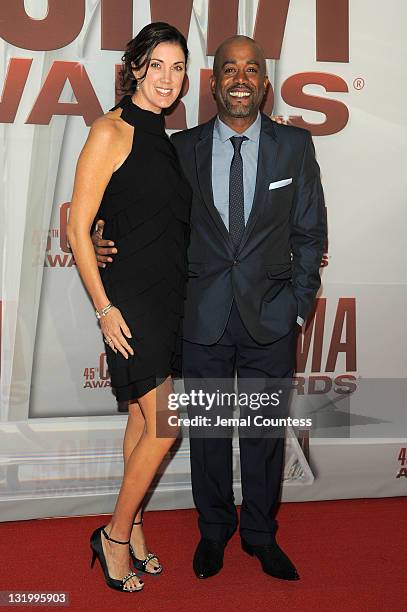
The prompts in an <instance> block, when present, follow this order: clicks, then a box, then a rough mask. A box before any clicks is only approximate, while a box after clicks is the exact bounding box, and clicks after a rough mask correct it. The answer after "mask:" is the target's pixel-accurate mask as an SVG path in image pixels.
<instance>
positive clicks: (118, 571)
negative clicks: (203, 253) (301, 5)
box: [68, 23, 191, 591]
mask: <svg viewBox="0 0 407 612" xmlns="http://www.w3.org/2000/svg"><path fill="white" fill-rule="evenodd" d="M187 59H188V49H187V45H186V41H185V38H184V37H183V35H182V34H181V33H180V32H179V31H178V30H177V29H176V28H174V27H172V26H170V25H168V24H166V23H152V24H150V25H148V26H146V27H145V28H143V29H142V30H141V31H140V32H139V34H138V35H137V36H136V37H135V38H134V39H133V40H132V41H130V42H129V44H128V45H127V49H126V52H125V54H124V56H123V68H122V75H121V76H122V87H123V90H124V91H125V90H127V91H128V90H129V89H130V91H131V96H130V95H129V96H125V97H124V98H123V99H122V100H121V102H120V103H119V104H118V105H117V106H116V107H115V108H114V109H112V111H110V112H108V113H106V115H104V116H103V117H100V118H99V119H97V120H96V121H95V122H94V124H93V125H92V128H91V130H90V133H89V137H88V139H87V142H86V144H85V146H84V148H83V150H82V152H81V155H80V157H79V161H78V165H77V170H76V177H75V186H74V192H73V197H72V204H71V212H70V219H69V225H68V238H69V242H70V245H71V248H72V251H73V254H74V257H75V261H76V263H77V266H78V269H79V272H80V275H81V277H82V280H83V282H84V284H85V286H86V289H87V290H88V292H89V294H90V296H91V299H92V301H93V304H94V307H95V309H96V316H97V318H98V319H99V322H100V327H101V330H102V333H103V337H104V341H105V343H106V354H107V361H108V366H109V371H110V375H111V381H112V386H113V388H114V390H115V393H116V397H117V400H118V401H128V402H129V417H128V422H127V427H126V433H125V438H124V444H123V450H124V453H123V454H124V463H125V467H124V477H123V482H122V485H121V488H120V492H119V496H118V499H117V502H116V506H115V510H114V513H113V515H112V518H111V521H110V522H109V524H108V525H106V526H104V527H100V528H98V529H96V531H95V532H94V533H93V534H92V536H91V548H92V550H93V558H92V566H93V563H94V561H95V558H96V557H98V559H99V561H100V564H101V566H102V569H103V572H104V575H105V580H106V583H107V584H108V586H110V587H112V588H114V589H117V590H123V591H138V590H141V589H142V588H143V582H142V581H141V580H139V578H138V577H137V576H136V574H135V573H134V572H133V571H131V570H130V567H129V562H130V559H129V556H130V557H131V558H132V561H133V563H134V566H135V568H136V569H139V570H142V571H145V572H146V573H150V574H151V573H155V574H156V573H160V572H161V569H162V568H161V565H160V564H159V562H158V559H157V557H156V556H155V555H154V554H153V553H149V552H148V549H147V547H146V543H145V540H144V536H143V531H142V518H141V517H142V514H141V504H142V501H143V497H144V495H145V493H146V491H147V489H148V486H149V485H150V483H151V481H152V478H153V477H154V474H155V473H156V471H157V468H158V467H159V465H160V463H161V461H162V459H163V457H164V456H165V454H166V453H167V451H168V450H169V448H170V447H171V445H172V444H173V442H174V439H175V436H176V433H177V432H174V431H172V432H171V434H170V435H168V433H167V434H166V437H158V436H157V435H156V434H157V433H158V435H160V431H159V430H158V431H157V424H156V421H157V418H156V417H158V416H159V414H158V411H159V410H160V407H161V408H164V409H165V408H166V407H167V406H168V403H167V400H168V394H169V393H171V392H172V380H171V376H172V375H173V374H174V373H178V372H179V365H177V362H178V360H179V347H180V342H181V334H180V326H181V318H182V312H183V299H184V289H185V278H186V245H187V238H188V220H189V206H190V198H191V191H190V187H189V185H188V184H187V183H186V180H185V179H184V177H183V175H182V172H181V170H180V167H179V164H178V160H177V157H176V154H175V150H174V148H173V146H172V144H171V142H170V141H169V139H168V137H167V135H166V133H165V129H164V115H163V110H164V109H166V108H168V107H170V106H171V105H172V104H173V103H174V102H175V100H176V99H177V97H178V95H179V93H180V91H181V87H182V83H183V80H184V76H185V69H186V63H187ZM125 88H127V89H125ZM96 215H98V216H100V217H102V218H103V219H105V220H106V231H108V235H109V236H111V237H112V239H113V240H114V241H115V243H116V244H117V246H118V248H119V254H118V255H117V257H116V258H115V261H114V262H113V263H112V264H110V265H109V266H108V267H107V268H106V269H105V270H103V271H102V272H101V275H100V274H99V271H98V266H97V263H96V258H95V254H94V250H93V246H92V242H91V239H90V228H91V226H92V223H93V221H94V218H95V216H96ZM158 397H159V399H160V401H159V402H158ZM161 436H163V433H162V431H161ZM128 544H130V546H128Z"/></svg>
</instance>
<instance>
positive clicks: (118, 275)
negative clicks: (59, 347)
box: [98, 96, 192, 401]
mask: <svg viewBox="0 0 407 612" xmlns="http://www.w3.org/2000/svg"><path fill="white" fill-rule="evenodd" d="M116 108H122V109H123V110H122V114H121V119H122V120H123V121H125V122H126V123H129V124H130V125H132V126H133V127H134V134H133V143H132V148H131V152H130V154H129V156H128V157H127V158H126V159H125V161H124V162H123V164H122V165H121V166H120V167H119V168H118V169H117V170H116V171H115V172H114V173H113V174H112V177H111V179H110V181H109V183H108V185H107V187H106V189H105V192H104V195H103V198H102V201H101V204H100V208H99V212H98V218H99V219H103V220H104V221H105V227H104V231H103V236H104V237H105V238H106V239H108V240H114V242H115V246H116V247H117V249H118V252H117V254H116V255H115V256H114V258H113V262H112V263H108V264H107V266H106V268H103V269H101V277H102V282H103V285H104V288H105V291H106V294H107V296H108V298H109V300H110V301H111V302H112V304H113V305H114V306H117V308H119V310H120V311H121V313H122V315H123V318H124V320H125V321H126V323H127V325H128V326H129V328H130V331H131V334H132V338H131V339H128V340H127V341H128V343H129V344H130V346H131V347H132V349H133V351H134V356H132V355H129V358H128V359H125V358H124V357H123V356H122V355H121V354H120V353H119V352H117V353H114V351H112V349H111V348H110V347H109V346H108V345H105V346H106V357H107V363H108V368H109V372H110V377H111V383H112V387H113V391H114V393H115V395H116V398H117V400H118V401H126V400H130V399H136V398H138V397H141V396H142V395H144V394H145V393H147V392H148V391H150V390H151V389H154V388H155V387H157V386H158V385H159V384H160V383H161V382H162V381H163V380H164V379H165V378H166V377H167V376H168V375H170V374H171V375H173V376H178V375H180V374H181V346H182V316H183V310H184V299H185V289H186V279H187V259H186V250H187V244H188V239H189V214H190V203H191V197H192V191H191V188H190V186H189V183H188V182H187V180H186V178H185V177H184V175H183V173H182V170H181V167H180V165H179V162H178V158H177V154H176V151H175V148H174V146H173V144H172V143H171V141H170V140H169V138H168V136H167V134H166V132H165V120H164V114H163V113H161V114H156V113H153V112H151V111H148V110H144V109H141V108H140V107H138V106H136V105H135V104H134V103H133V101H132V100H131V97H130V96H125V97H124V98H123V99H122V100H121V102H119V104H118V105H117V106H115V107H114V109H112V110H115V109H116Z"/></svg>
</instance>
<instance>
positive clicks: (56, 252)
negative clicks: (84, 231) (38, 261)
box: [44, 202, 75, 268]
mask: <svg viewBox="0 0 407 612" xmlns="http://www.w3.org/2000/svg"><path fill="white" fill-rule="evenodd" d="M70 205H71V204H70V202H65V203H64V204H61V205H60V207H59V227H57V228H52V229H50V230H49V232H48V237H47V247H46V253H45V259H44V266H45V267H47V268H70V267H71V266H74V265H75V260H74V258H73V255H72V252H71V248H70V246H69V243H68V238H67V234H66V228H67V225H68V218H69V208H70Z"/></svg>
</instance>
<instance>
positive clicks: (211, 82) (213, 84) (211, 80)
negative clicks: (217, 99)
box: [209, 74, 216, 96]
mask: <svg viewBox="0 0 407 612" xmlns="http://www.w3.org/2000/svg"><path fill="white" fill-rule="evenodd" d="M209 87H210V88H211V92H212V95H213V96H215V90H216V78H215V76H214V75H213V74H211V76H210V77H209Z"/></svg>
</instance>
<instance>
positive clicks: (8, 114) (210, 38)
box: [0, 0, 364, 136]
mask: <svg viewBox="0 0 407 612" xmlns="http://www.w3.org/2000/svg"><path fill="white" fill-rule="evenodd" d="M314 1H315V14H316V20H315V33H314V37H313V40H314V41H315V49H316V51H315V60H316V62H324V63H326V62H333V63H336V64H338V63H342V64H347V63H349V0H314ZM44 4H46V3H44ZM99 6H100V22H99V23H100V49H101V50H102V51H105V50H106V51H117V52H119V51H120V52H123V49H124V48H125V46H126V44H127V42H128V41H129V40H130V39H131V38H132V37H133V36H134V32H133V27H132V26H133V12H134V10H135V7H136V2H135V1H132V0H100V3H99ZM307 6H308V7H309V10H314V7H313V6H312V2H311V1H309V2H307ZM238 8H239V2H238V1H237V0H222V1H220V0H208V2H207V28H206V55H207V56H213V55H214V53H215V50H216V48H217V46H218V45H219V44H220V43H221V42H222V41H223V40H224V39H225V38H226V37H228V36H231V35H233V34H236V32H237V31H238ZM289 9H290V0H273V1H272V2H271V1H270V0H259V2H258V6H257V13H256V20H255V25H254V29H253V32H252V36H253V37H254V38H255V39H256V40H257V41H258V42H259V43H260V44H261V45H262V47H263V49H264V52H265V56H266V58H267V59H271V60H278V59H279V58H280V56H281V49H282V45H283V41H284V36H285V31H286V24H287V15H288V11H289ZM192 11H193V0H172V1H171V2H169V1H168V0H150V14H151V20H152V21H167V22H169V23H171V24H173V25H175V26H177V27H178V28H179V29H180V30H181V31H182V32H183V33H184V34H185V35H186V36H187V37H188V34H189V28H190V22H191V17H192ZM95 14H96V13H95ZM93 17H94V15H93V14H92V15H86V3H85V0H49V1H48V11H47V13H46V15H45V16H42V18H33V17H32V16H30V15H29V14H27V12H26V9H25V3H24V0H13V1H12V2H2V3H0V36H1V37H2V38H3V39H4V40H5V41H6V42H7V43H9V44H10V45H13V46H16V47H19V48H22V49H27V50H31V51H54V50H59V49H62V48H63V47H66V46H67V45H70V44H71V43H72V42H73V41H74V40H76V39H77V37H78V36H79V35H80V34H81V32H82V29H83V27H84V24H85V19H87V22H90V21H91V20H93ZM88 25H89V24H88ZM83 44H84V43H83V42H81V44H80V45H78V48H82V45H83ZM289 52H290V49H288V50H287V53H289ZM293 52H294V53H295V51H293ZM297 52H298V53H301V59H302V54H303V50H302V49H297ZM109 58H110V54H106V62H107V61H108V60H109ZM34 61H37V58H35V59H33V58H30V57H11V58H10V60H9V64H8V69H7V75H6V78H5V82H4V87H3V95H2V100H1V102H0V122H2V123H13V122H14V120H15V117H16V114H17V111H18V109H19V106H20V101H21V99H22V96H23V94H24V93H25V90H26V89H27V90H28V88H27V82H28V78H29V75H30V71H31V67H32V63H33V62H34ZM38 61H40V60H39V59H38ZM41 61H42V60H41ZM205 63H206V61H205ZM105 65H106V63H104V64H103V65H102V67H101V68H100V69H101V70H102V69H103V66H105ZM119 68H120V65H119V64H116V65H112V67H111V83H112V98H113V84H114V80H115V74H116V75H117V72H118V70H119ZM115 71H116V72H115ZM210 74H211V70H210V69H208V68H202V69H201V70H200V90H199V93H198V96H199V100H198V122H199V123H201V122H203V121H206V120H208V119H209V118H210V117H211V116H212V115H213V114H215V111H216V108H215V105H214V101H213V98H212V95H211V93H210V90H209V84H208V77H209V75H210ZM270 76H271V79H272V76H273V75H270ZM352 80H353V87H354V88H355V89H362V88H363V85H364V80H363V78H361V77H360V75H354V78H353V79H352ZM67 83H69V85H70V87H71V89H72V92H73V94H74V96H75V99H76V102H74V103H67V102H60V101H59V100H60V97H61V95H62V92H63V90H64V88H65V86H66V84H67ZM309 85H317V86H320V87H322V88H323V89H324V90H325V92H327V93H328V94H330V93H336V92H337V93H340V94H344V93H345V94H346V93H348V92H349V86H348V83H347V82H346V81H345V80H344V79H343V78H342V77H341V76H339V75H337V74H334V73H332V72H322V71H321V72H320V71H307V72H298V73H296V74H292V75H290V76H288V77H287V78H286V79H285V80H284V82H283V83H282V85H281V91H280V95H281V98H282V100H283V101H284V103H285V104H287V105H289V106H290V107H292V108H294V109H299V110H301V109H304V110H308V111H315V112H318V113H322V114H323V115H324V116H325V120H324V121H323V122H322V123H310V122H308V121H306V120H305V119H304V118H303V117H302V115H301V114H300V113H296V112H295V111H294V112H292V113H291V112H290V121H291V123H292V124H293V125H296V126H299V127H303V128H306V129H309V130H310V131H311V132H312V134H314V135H316V136H326V135H329V134H335V133H338V132H340V131H341V130H343V129H344V128H345V126H346V125H347V123H348V119H349V110H348V107H347V105H346V104H345V103H343V102H342V101H340V100H336V99H334V98H331V97H329V96H328V97H326V96H317V95H311V94H309V93H305V92H304V88H306V87H307V86H309ZM32 89H33V88H32V84H31V83H30V86H29V91H27V94H29V95H32V94H31V92H32ZM188 89H189V81H188V77H186V78H185V81H184V87H183V90H182V92H181V99H180V100H179V102H178V104H177V105H176V106H175V107H174V109H173V111H172V112H171V114H170V115H169V116H168V117H167V128H169V129H178V130H180V129H185V128H186V127H188V126H187V122H186V109H185V106H184V103H183V101H182V98H183V97H184V96H185V95H186V94H187V93H188ZM192 102H193V104H194V106H195V102H196V101H195V99H194V100H193V101H192ZM273 103H274V91H273V88H272V87H271V86H270V87H269V90H268V94H267V98H266V100H265V103H264V108H263V110H264V112H265V113H266V114H269V115H270V114H271V113H272V109H273ZM102 114H103V110H102V107H101V104H100V102H99V100H98V97H97V94H96V92H95V90H94V88H93V85H92V82H91V79H90V77H89V74H88V72H87V69H86V66H85V65H84V64H83V63H80V62H78V61H75V60H73V61H66V60H64V61H62V60H55V61H53V62H52V63H51V66H50V68H49V70H48V73H47V74H46V76H45V80H44V82H43V84H42V85H41V86H40V85H39V86H38V90H37V95H36V97H34V96H33V97H32V105H31V111H30V112H29V114H28V116H27V117H26V121H25V122H26V123H27V124H36V125H47V124H49V122H50V121H51V119H52V117H53V115H76V116H82V117H83V119H84V121H85V123H86V125H90V124H91V123H92V122H93V121H94V120H95V119H96V118H97V117H98V116H100V115H102Z"/></svg>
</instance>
